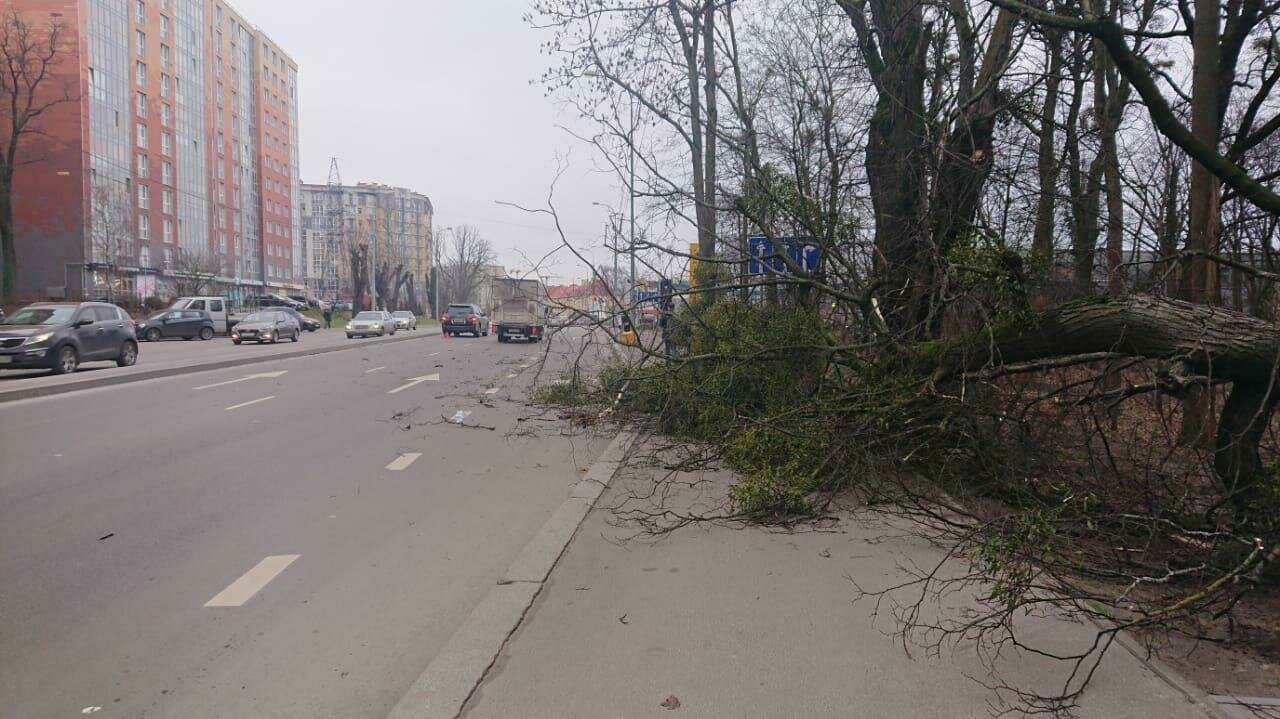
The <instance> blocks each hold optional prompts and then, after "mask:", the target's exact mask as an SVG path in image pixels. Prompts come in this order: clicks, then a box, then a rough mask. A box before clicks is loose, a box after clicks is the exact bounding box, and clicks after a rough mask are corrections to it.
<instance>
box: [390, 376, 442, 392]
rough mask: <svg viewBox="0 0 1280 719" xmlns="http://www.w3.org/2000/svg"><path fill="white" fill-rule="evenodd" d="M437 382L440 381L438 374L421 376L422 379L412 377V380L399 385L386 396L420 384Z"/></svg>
mask: <svg viewBox="0 0 1280 719" xmlns="http://www.w3.org/2000/svg"><path fill="white" fill-rule="evenodd" d="M439 381H440V375H438V374H429V375H423V376H422V377H414V378H413V379H411V380H409V381H408V382H407V383H405V384H403V385H400V386H399V387H396V388H395V389H393V390H391V391H390V392H387V394H395V393H397V392H403V391H405V390H407V389H409V388H410V387H413V386H414V385H418V384H421V383H423V382H439Z"/></svg>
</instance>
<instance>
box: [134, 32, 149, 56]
mask: <svg viewBox="0 0 1280 719" xmlns="http://www.w3.org/2000/svg"><path fill="white" fill-rule="evenodd" d="M136 32H137V36H136V38H135V39H136V43H137V45H136V47H137V50H138V56H139V57H146V56H147V34H146V33H145V32H143V31H141V30H138V31H136Z"/></svg>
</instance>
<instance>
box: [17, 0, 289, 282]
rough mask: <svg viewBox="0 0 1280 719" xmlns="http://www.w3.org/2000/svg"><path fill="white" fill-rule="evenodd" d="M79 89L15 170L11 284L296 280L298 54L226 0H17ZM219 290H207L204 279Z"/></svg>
mask: <svg viewBox="0 0 1280 719" xmlns="http://www.w3.org/2000/svg"><path fill="white" fill-rule="evenodd" d="M12 4H13V6H14V7H15V8H16V9H18V11H19V12H21V13H22V15H23V16H24V18H26V19H27V20H28V22H29V23H30V24H32V25H33V26H36V27H43V26H44V25H45V24H46V23H47V22H49V21H50V20H51V19H52V20H54V21H56V22H58V23H60V25H61V27H62V34H63V39H64V44H63V58H62V60H61V61H60V62H59V64H58V66H57V68H56V72H57V75H58V77H57V78H56V81H57V82H56V83H53V84H51V85H50V87H51V88H52V87H57V86H66V87H78V88H80V91H79V93H73V95H72V96H73V98H74V99H73V100H72V101H71V102H68V103H65V104H63V105H59V106H58V107H57V108H55V110H54V112H53V113H52V114H51V116H50V117H49V118H48V119H47V120H45V121H43V126H42V128H41V130H42V135H40V136H38V137H37V136H33V137H29V138H28V143H27V146H26V147H25V148H24V154H25V155H26V156H27V157H28V159H29V162H28V164H25V165H23V166H22V167H21V168H20V169H19V171H18V173H17V176H16V177H15V180H14V211H15V226H16V230H17V237H18V253H19V255H18V268H19V274H18V293H19V295H20V296H23V297H27V298H56V297H68V298H78V297H86V296H88V297H97V296H102V295H107V294H110V295H111V296H112V297H113V298H119V299H125V298H129V297H133V298H137V299H139V300H141V299H145V298H148V297H153V296H158V297H161V298H163V297H165V296H166V295H167V294H171V293H172V291H173V288H174V284H175V282H177V281H178V280H180V279H181V278H183V277H190V276H193V275H200V276H205V277H208V278H210V284H211V285H213V286H216V288H217V289H218V290H219V291H220V292H225V293H228V294H231V295H233V296H235V295H238V294H253V293H257V292H263V291H268V292H280V291H296V290H300V289H301V288H303V287H304V286H305V278H304V276H303V275H304V272H305V267H304V265H303V264H302V261H301V258H302V251H301V244H302V235H301V228H300V226H299V223H298V208H297V198H298V187H299V179H298V178H299V173H298V106H297V73H298V68H297V64H296V63H295V62H294V61H293V60H292V59H291V58H290V57H289V56H288V55H287V53H285V52H284V51H283V49H282V48H280V47H279V46H278V45H277V44H275V43H274V42H273V41H272V40H271V39H270V38H269V37H268V36H267V35H266V34H265V33H264V32H262V31H261V30H260V29H258V28H256V27H254V26H253V25H252V23H251V22H250V21H249V20H248V19H246V18H245V17H243V16H242V15H240V14H239V13H238V12H236V10H235V9H234V8H233V7H232V6H231V5H230V4H228V3H225V2H221V0H61V1H53V0H12ZM211 289H212V288H211Z"/></svg>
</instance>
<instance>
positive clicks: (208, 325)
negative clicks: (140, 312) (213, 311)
mask: <svg viewBox="0 0 1280 719" xmlns="http://www.w3.org/2000/svg"><path fill="white" fill-rule="evenodd" d="M134 332H135V333H136V334H137V336H138V339H143V340H146V341H148V342H159V341H160V339H161V338H163V337H181V338H182V339H184V340H191V339H195V338H196V337H199V338H200V339H202V340H211V339H213V332H214V324H213V317H211V316H210V315H209V313H208V312H201V311H199V310H161V311H160V312H156V313H155V314H153V315H151V316H150V317H148V318H146V319H145V320H142V321H141V322H138V323H137V325H136V326H135V327H134Z"/></svg>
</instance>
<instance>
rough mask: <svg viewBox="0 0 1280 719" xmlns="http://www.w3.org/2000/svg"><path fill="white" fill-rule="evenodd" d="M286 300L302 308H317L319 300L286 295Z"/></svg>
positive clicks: (303, 296)
mask: <svg viewBox="0 0 1280 719" xmlns="http://www.w3.org/2000/svg"><path fill="white" fill-rule="evenodd" d="M288 298H289V299H291V300H293V301H294V302H297V303H299V304H301V305H302V306H303V307H319V306H320V300H318V299H316V298H314V297H307V296H306V295H288Z"/></svg>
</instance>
